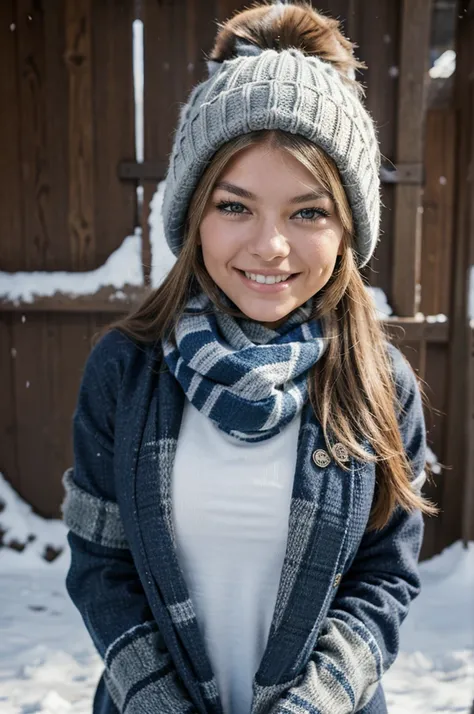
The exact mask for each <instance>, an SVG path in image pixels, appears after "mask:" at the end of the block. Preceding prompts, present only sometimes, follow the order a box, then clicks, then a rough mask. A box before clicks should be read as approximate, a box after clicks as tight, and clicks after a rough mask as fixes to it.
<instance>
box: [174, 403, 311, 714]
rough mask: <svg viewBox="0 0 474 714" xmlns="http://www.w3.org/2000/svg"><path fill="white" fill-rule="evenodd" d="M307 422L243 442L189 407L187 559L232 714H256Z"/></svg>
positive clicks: (178, 473) (184, 457)
mask: <svg viewBox="0 0 474 714" xmlns="http://www.w3.org/2000/svg"><path fill="white" fill-rule="evenodd" d="M299 424H300V417H297V418H296V419H294V420H293V422H292V423H291V424H289V425H288V426H287V427H286V428H285V429H284V430H283V431H282V432H280V433H279V434H278V435H277V436H274V437H272V438H271V439H268V440H266V441H263V442H259V443H246V442H240V441H237V440H236V439H234V438H233V437H230V436H228V435H227V434H225V433H224V432H222V431H220V430H219V429H218V428H217V427H216V426H215V425H214V424H213V423H212V422H211V421H210V419H208V417H206V416H203V415H202V414H201V413H200V412H199V411H198V410H197V409H196V408H195V407H194V406H192V405H191V404H190V403H189V402H187V401H186V405H185V409H184V413H183V422H182V425H181V431H180V434H179V440H178V448H177V453H176V459H175V464H174V472H173V484H172V499H173V518H174V527H175V532H176V541H177V551H178V559H179V562H180V565H181V569H182V571H183V573H184V577H185V580H186V583H187V585H188V588H189V594H190V597H191V599H192V601H193V603H194V606H195V609H196V616H197V619H198V622H199V625H200V629H201V632H202V634H203V637H204V642H205V644H206V648H207V652H208V655H209V658H210V662H211V665H212V668H213V671H214V673H215V675H216V680H217V686H218V688H219V693H220V695H221V698H222V703H223V707H224V712H225V714H249V712H250V708H251V702H252V680H253V677H254V675H255V673H256V671H257V669H258V667H259V664H260V661H261V658H262V655H263V652H264V650H265V646H266V643H267V639H268V633H269V630H270V625H271V621H272V617H273V611H274V608H275V601H276V596H277V590H278V584H279V580H280V574H281V569H282V565H283V559H284V556H285V550H286V542H287V537H288V516H289V512H290V500H291V491H292V486H293V478H294V472H295V466H296V451H297V440H298V431H299Z"/></svg>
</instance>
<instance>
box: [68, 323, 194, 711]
mask: <svg viewBox="0 0 474 714" xmlns="http://www.w3.org/2000/svg"><path fill="white" fill-rule="evenodd" d="M124 340H126V338H124V337H123V336H121V335H119V336H117V334H114V333H111V334H108V335H106V336H105V337H104V338H102V340H101V341H100V342H99V343H98V344H97V346H96V347H95V348H94V350H93V351H92V353H91V355H90V357H89V359H88V361H87V363H86V367H85V371H84V375H83V378H82V383H81V387H80V391H79V398H78V403H77V407H76V411H75V414H74V422H73V423H74V429H73V436H74V439H73V440H74V467H73V468H71V469H69V470H68V471H67V472H66V473H65V475H64V478H63V483H64V486H65V491H66V497H65V500H64V503H63V516H64V520H65V522H66V525H67V527H68V529H69V532H68V540H69V544H70V550H71V563H70V567H69V571H68V574H67V578H66V587H67V590H68V593H69V595H70V597H71V599H72V601H73V602H74V604H75V605H76V607H77V609H78V610H79V612H80V614H81V615H82V618H83V620H84V623H85V625H86V628H87V630H88V631H89V633H90V636H91V638H92V640H93V642H94V645H95V647H96V648H97V650H98V652H99V654H100V656H101V658H102V660H103V662H104V667H105V670H104V680H105V683H106V686H107V690H108V693H109V695H110V697H111V699H112V700H113V702H114V704H115V706H116V707H117V709H118V711H119V712H125V711H127V714H138V713H139V712H144V711H150V712H152V711H157V712H158V711H159V712H163V714H166V713H169V714H171V712H172V713H173V714H175V713H176V712H178V713H184V712H186V713H187V714H191V712H194V711H195V708H194V706H193V704H192V703H191V700H190V699H189V697H188V695H187V692H186V691H185V689H184V687H183V685H182V683H181V680H180V679H179V677H178V675H177V673H176V670H175V668H174V666H173V663H172V660H171V657H170V655H169V653H168V652H167V649H166V646H165V644H164V641H163V638H162V636H161V635H160V632H159V631H158V628H157V625H156V622H155V620H154V619H153V616H152V613H151V611H150V608H149V605H148V602H147V598H146V595H145V592H144V589H143V587H142V584H141V582H140V578H139V576H138V573H137V570H136V568H135V565H134V562H133V557H132V554H131V552H130V550H129V547H128V543H127V539H126V536H125V532H124V529H123V527H122V522H121V518H120V513H119V508H118V505H117V503H116V501H115V494H114V473H113V470H114V465H113V464H114V415H115V405H116V400H117V394H118V390H119V387H120V370H121V364H120V362H121V361H120V355H121V354H122V356H123V352H124V350H126V342H125V341H124Z"/></svg>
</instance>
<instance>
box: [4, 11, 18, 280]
mask: <svg viewBox="0 0 474 714" xmlns="http://www.w3.org/2000/svg"><path fill="white" fill-rule="evenodd" d="M16 19H17V18H16V12H15V2H14V0H9V1H6V2H2V3H0V33H1V34H0V97H1V102H2V107H8V110H7V111H5V109H2V111H0V240H1V250H0V269H1V270H8V271H13V270H19V269H20V268H21V267H22V261H23V229H22V213H23V211H22V205H23V204H22V197H21V193H20V188H21V164H20V152H19V143H20V96H19V91H18V90H19V85H18V82H17V77H18V68H17V62H18V57H17V36H18V27H17V24H16Z"/></svg>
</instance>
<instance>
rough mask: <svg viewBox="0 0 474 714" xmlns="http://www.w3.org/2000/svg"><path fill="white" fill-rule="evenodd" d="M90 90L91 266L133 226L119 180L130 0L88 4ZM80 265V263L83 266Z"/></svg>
mask: <svg viewBox="0 0 474 714" xmlns="http://www.w3.org/2000/svg"><path fill="white" fill-rule="evenodd" d="M90 13H91V15H90V16H91V27H90V40H89V41H90V47H91V50H92V65H91V82H92V85H91V91H92V112H93V122H94V144H93V151H94V154H93V169H92V170H93V191H94V192H93V196H92V197H91V200H92V201H93V211H94V219H93V220H94V230H95V236H96V237H95V246H94V255H93V264H94V267H97V266H99V265H102V264H103V263H104V262H105V261H106V260H107V258H108V257H109V255H110V254H111V253H112V252H113V251H114V250H116V249H117V248H118V247H119V245H120V244H121V243H122V241H123V239H124V238H125V237H126V236H128V235H132V234H133V229H134V226H135V225H137V222H138V218H137V215H136V214H137V205H136V191H135V186H134V185H133V184H129V183H125V182H123V181H120V180H119V178H118V176H117V165H118V163H119V161H120V160H123V159H129V160H130V159H133V158H134V157H135V136H134V122H135V109H134V95H133V47H132V44H133V40H132V23H133V20H134V3H133V2H131V1H130V0H101V2H93V3H92V4H91V7H90ZM82 267H83V268H85V267H86V266H85V265H83V266H82Z"/></svg>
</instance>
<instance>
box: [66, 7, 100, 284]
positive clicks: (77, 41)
mask: <svg viewBox="0 0 474 714" xmlns="http://www.w3.org/2000/svg"><path fill="white" fill-rule="evenodd" d="M65 59H66V66H67V70H68V76H69V221H68V223H69V241H70V249H71V257H72V260H71V262H72V268H73V269H74V270H91V269H93V268H95V267H97V263H96V231H95V221H94V219H95V216H94V188H95V186H94V126H93V116H92V111H93V108H92V7H91V0H66V53H65ZM104 89H105V88H104Z"/></svg>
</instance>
